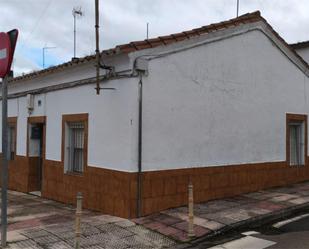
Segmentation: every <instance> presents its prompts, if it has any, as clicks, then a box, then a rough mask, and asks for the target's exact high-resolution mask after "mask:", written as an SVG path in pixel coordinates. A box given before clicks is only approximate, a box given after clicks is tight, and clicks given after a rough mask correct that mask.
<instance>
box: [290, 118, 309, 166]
mask: <svg viewBox="0 0 309 249" xmlns="http://www.w3.org/2000/svg"><path fill="white" fill-rule="evenodd" d="M297 124H300V125H302V124H303V136H304V158H303V159H304V164H300V165H293V164H291V161H290V159H291V151H290V145H291V144H290V143H291V141H290V133H291V132H290V126H291V125H297ZM307 156H308V132H307V115H305V114H291V113H287V114H286V164H287V165H288V166H289V167H300V166H306V165H307Z"/></svg>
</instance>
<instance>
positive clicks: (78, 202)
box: [74, 192, 83, 249]
mask: <svg viewBox="0 0 309 249" xmlns="http://www.w3.org/2000/svg"><path fill="white" fill-rule="evenodd" d="M82 201H83V195H82V193H80V192H78V193H77V196H76V220H75V247H74V248H75V249H79V248H80V235H81V229H80V220H81V216H82Z"/></svg>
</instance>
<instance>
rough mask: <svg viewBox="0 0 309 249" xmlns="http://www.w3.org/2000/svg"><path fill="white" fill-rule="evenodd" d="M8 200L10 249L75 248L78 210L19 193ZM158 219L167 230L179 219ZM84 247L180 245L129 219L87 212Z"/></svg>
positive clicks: (164, 246)
mask: <svg viewBox="0 0 309 249" xmlns="http://www.w3.org/2000/svg"><path fill="white" fill-rule="evenodd" d="M8 200H9V208H10V209H9V210H10V212H9V214H8V237H7V238H8V245H9V247H8V248H13V249H43V248H44V249H45V248H48V249H50V248H52V249H72V248H74V243H75V230H74V229H75V208H74V207H72V206H70V205H64V204H61V203H57V202H55V201H51V200H46V199H44V198H41V197H38V196H33V195H27V194H23V193H18V192H15V191H9V193H8ZM11 204H12V205H11ZM157 219H158V220H160V221H162V222H165V224H166V225H165V226H166V227H167V228H169V227H168V226H167V225H169V224H172V223H173V222H174V220H175V218H174V217H170V216H167V215H164V214H159V215H158V216H157ZM80 244H81V248H87V249H88V248H90V249H91V248H92V249H99V248H169V247H175V245H176V244H177V242H176V241H175V240H173V239H171V238H170V237H167V236H164V235H162V234H160V233H158V232H156V231H153V230H150V229H147V228H146V227H143V226H140V225H138V224H136V223H134V222H133V221H130V220H128V219H123V218H120V217H115V216H111V215H104V214H101V213H98V212H92V211H90V210H83V215H82V219H81V242H80Z"/></svg>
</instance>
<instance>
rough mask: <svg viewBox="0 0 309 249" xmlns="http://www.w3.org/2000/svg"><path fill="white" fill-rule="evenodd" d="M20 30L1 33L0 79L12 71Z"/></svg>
mask: <svg viewBox="0 0 309 249" xmlns="http://www.w3.org/2000/svg"><path fill="white" fill-rule="evenodd" d="M17 37H18V30H17V29H14V30H11V31H9V32H8V33H4V32H1V33H0V78H4V77H5V76H6V75H7V74H8V73H9V72H10V70H11V64H12V61H13V55H14V51H15V46H16V41H17Z"/></svg>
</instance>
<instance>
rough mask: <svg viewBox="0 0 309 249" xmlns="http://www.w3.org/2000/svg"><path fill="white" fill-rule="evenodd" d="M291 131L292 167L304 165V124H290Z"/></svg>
mask: <svg viewBox="0 0 309 249" xmlns="http://www.w3.org/2000/svg"><path fill="white" fill-rule="evenodd" d="M289 129H290V165H303V164H304V155H305V153H304V149H305V146H304V132H303V124H302V123H291V124H289Z"/></svg>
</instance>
